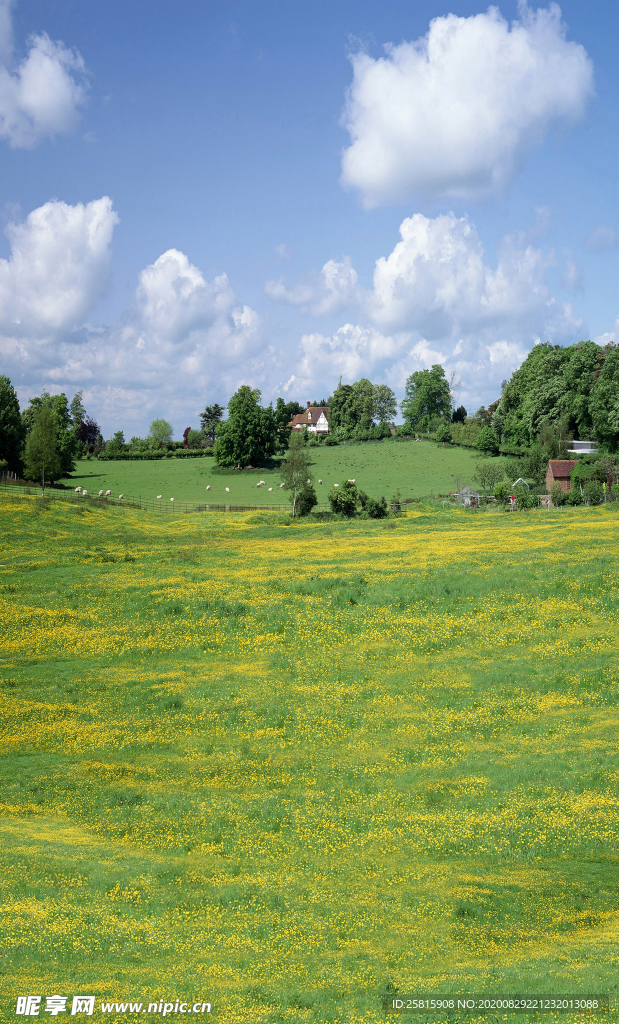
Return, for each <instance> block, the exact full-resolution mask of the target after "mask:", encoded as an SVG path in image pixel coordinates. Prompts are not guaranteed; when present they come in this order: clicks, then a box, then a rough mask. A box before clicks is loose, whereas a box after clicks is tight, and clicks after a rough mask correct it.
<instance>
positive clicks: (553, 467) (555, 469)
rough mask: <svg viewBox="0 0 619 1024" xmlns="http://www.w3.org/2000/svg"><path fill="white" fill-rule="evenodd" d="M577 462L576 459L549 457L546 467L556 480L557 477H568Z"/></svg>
mask: <svg viewBox="0 0 619 1024" xmlns="http://www.w3.org/2000/svg"><path fill="white" fill-rule="evenodd" d="M577 462H578V459H551V460H550V462H549V463H548V469H549V470H550V472H551V473H552V475H553V477H554V478H555V480H557V479H558V478H559V477H568V476H569V475H570V473H571V472H572V470H573V468H574V466H575V465H576V463H577Z"/></svg>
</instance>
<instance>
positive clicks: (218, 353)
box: [0, 197, 277, 430]
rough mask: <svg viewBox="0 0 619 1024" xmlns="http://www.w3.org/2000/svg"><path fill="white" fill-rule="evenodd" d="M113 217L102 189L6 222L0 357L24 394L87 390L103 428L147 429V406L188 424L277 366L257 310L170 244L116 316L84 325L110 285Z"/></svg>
mask: <svg viewBox="0 0 619 1024" xmlns="http://www.w3.org/2000/svg"><path fill="white" fill-rule="evenodd" d="M117 221H118V217H117V215H116V213H115V212H114V210H113V208H112V202H111V200H110V199H109V198H107V197H103V198H102V199H98V200H95V201H94V202H91V203H88V204H87V205H82V204H78V205H76V206H69V205H67V204H66V203H62V202H58V201H53V202H49V203H46V204H45V205H44V206H42V207H40V208H39V209H37V210H33V211H32V213H31V214H30V215H29V216H28V217H27V219H26V220H25V221H24V223H23V224H19V225H17V224H14V225H10V226H9V228H8V229H7V234H8V236H9V238H10V241H11V246H12V252H11V257H10V259H9V260H0V355H1V357H2V364H3V372H5V373H8V374H9V375H10V376H11V377H12V378H13V380H14V382H15V384H16V385H17V386H18V389H19V391H20V397H22V399H24V398H27V397H29V396H30V395H32V394H33V393H37V392H39V391H40V390H41V388H42V387H51V388H52V390H59V389H60V390H62V389H63V388H65V389H69V390H71V387H72V386H73V387H75V388H80V387H83V388H85V397H86V398H87V399H88V401H89V402H90V411H93V412H94V413H95V414H96V415H99V416H100V415H103V416H107V415H109V416H110V417H111V420H112V422H111V423H107V422H106V421H105V420H103V426H104V428H111V427H112V426H113V423H114V422H122V423H124V424H125V427H126V428H127V429H129V425H133V428H134V429H137V430H144V429H145V427H147V426H148V423H145V418H147V417H148V415H149V413H150V410H152V409H158V410H159V413H160V414H167V415H169V416H173V417H174V416H178V419H179V422H180V420H183V421H184V420H185V419H186V418H187V416H188V415H189V417H190V422H193V424H194V426H195V425H197V410H199V408H200V407H203V406H204V404H205V402H206V401H207V400H212V399H215V398H221V393H222V390H223V392H224V393H228V394H231V393H232V392H233V391H234V390H235V389H236V387H238V385H239V384H240V383H245V382H246V383H252V384H254V385H255V386H258V387H259V386H261V384H263V383H264V381H265V380H267V379H269V381H270V379H271V377H273V378H274V377H275V376H276V375H277V371H276V369H275V364H276V362H277V358H276V356H275V353H274V352H273V350H272V349H269V348H268V346H266V345H265V344H264V343H263V339H262V333H261V321H260V318H259V316H258V315H257V313H255V312H254V310H253V309H251V308H250V307H249V306H247V305H245V304H243V303H242V302H240V301H239V299H238V298H237V296H236V295H235V293H234V290H233V288H232V286H231V284H230V282H229V280H228V278H227V276H226V275H225V274H220V275H218V276H217V277H215V278H214V280H213V281H206V280H205V279H204V277H203V275H202V274H201V272H200V271H199V269H198V268H197V267H195V266H194V265H193V264H192V263H191V262H190V261H189V259H188V258H187V256H186V255H185V254H184V253H182V252H179V251H178V250H177V249H169V250H168V251H167V252H165V253H163V254H162V255H161V256H160V257H159V258H158V259H157V260H155V262H154V263H152V264H151V265H149V266H147V267H146V268H145V269H144V270H143V271H142V272H141V273H140V275H139V278H138V282H137V287H136V291H135V296H134V301H133V305H132V307H131V309H130V310H128V311H127V313H126V314H125V315H124V317H123V318H122V320H121V321H119V322H118V323H115V324H113V325H112V326H110V327H93V326H92V325H89V324H85V323H84V322H83V321H84V318H85V317H86V315H87V314H88V313H89V311H90V310H91V309H92V307H93V306H94V305H95V303H96V302H97V301H98V299H99V298H100V297H101V295H102V293H103V291H104V290H105V287H106V285H107V282H108V278H109V269H110V257H111V240H112V234H113V230H114V226H115V224H116V223H117ZM192 409H193V420H191V413H192ZM98 410H99V411H98ZM100 410H103V413H101V411H100ZM151 418H152V416H151ZM184 426H187V423H185V422H183V427H184ZM114 429H116V428H114ZM181 430H182V428H181Z"/></svg>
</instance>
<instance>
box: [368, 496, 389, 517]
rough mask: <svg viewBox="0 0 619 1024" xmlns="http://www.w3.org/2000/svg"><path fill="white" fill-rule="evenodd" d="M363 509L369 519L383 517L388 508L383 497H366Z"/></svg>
mask: <svg viewBox="0 0 619 1024" xmlns="http://www.w3.org/2000/svg"><path fill="white" fill-rule="evenodd" d="M365 511H366V512H367V514H368V515H369V517H370V519H384V518H385V516H386V515H387V513H388V512H389V509H388V508H387V502H386V501H385V498H384V497H380V498H368V499H367V501H366V503H365Z"/></svg>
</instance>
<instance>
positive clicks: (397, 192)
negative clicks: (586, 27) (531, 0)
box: [342, 3, 593, 207]
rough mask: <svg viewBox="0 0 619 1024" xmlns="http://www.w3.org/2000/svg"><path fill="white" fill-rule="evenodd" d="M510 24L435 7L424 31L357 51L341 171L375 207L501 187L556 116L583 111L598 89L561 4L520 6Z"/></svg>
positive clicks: (492, 14) (495, 16)
mask: <svg viewBox="0 0 619 1024" xmlns="http://www.w3.org/2000/svg"><path fill="white" fill-rule="evenodd" d="M520 15H521V20H520V21H516V22H514V23H513V24H512V26H511V28H510V26H509V25H508V24H507V22H506V21H505V20H504V19H503V18H502V17H501V15H500V13H499V11H498V10H497V8H495V7H490V8H489V10H488V12H487V13H486V14H478V15H475V16H473V17H470V18H458V17H456V15H454V14H449V15H447V16H446V17H441V18H435V19H434V20H433V21H432V22H431V23H430V30H429V32H428V34H427V36H425V37H424V38H422V39H418V40H417V41H416V42H412V43H409V42H404V43H401V44H400V45H398V46H393V45H388V46H387V47H386V48H385V50H386V52H385V56H384V57H381V58H378V59H376V60H374V59H373V58H372V57H370V56H369V55H368V54H367V53H365V52H359V53H356V54H354V55H353V56H352V57H351V60H352V66H353V81H352V84H351V86H350V89H349V92H348V98H347V103H346V109H345V114H344V118H345V124H346V127H347V129H348V131H349V133H350V136H351V139H352V145H351V146H350V147H349V148H348V149H347V150H346V151H345V152H344V155H343V160H342V181H343V183H344V184H345V185H347V186H352V187H354V188H357V189H359V190H360V192H361V195H362V198H363V202H364V204H365V205H366V206H367V207H372V206H376V205H378V204H380V203H385V202H391V201H400V200H406V199H408V198H410V197H411V196H413V195H415V194H417V193H422V192H423V193H426V194H429V195H434V196H448V197H453V198H463V199H472V198H479V197H482V196H485V195H488V194H491V193H493V192H496V191H497V190H499V189H500V188H502V187H503V186H504V185H505V183H506V182H507V181H508V180H509V179H510V177H511V176H512V174H513V172H514V169H515V167H516V166H517V164H518V163H519V162H520V161H521V160H522V159H523V158H524V156H525V155H526V153H527V151H528V150H529V149H530V148H531V146H532V145H534V144H535V143H537V142H539V141H540V140H541V139H542V137H543V136H544V134H545V132H546V131H547V128H548V126H549V124H550V122H551V121H553V120H554V119H556V118H567V119H569V120H574V119H577V118H579V117H581V116H582V114H583V112H584V109H585V106H586V103H587V100H588V99H589V98H590V96H591V95H592V93H593V71H592V65H591V61H590V60H589V58H588V56H587V54H586V52H585V50H584V48H583V47H582V46H580V45H578V44H577V43H573V42H568V41H567V40H566V38H565V27H564V25H563V24H562V22H561V11H560V9H559V7H558V6H557V4H554V3H552V4H550V6H549V8H548V9H542V10H537V11H531V10H529V8H528V7H527V6H526V4H521V6H520Z"/></svg>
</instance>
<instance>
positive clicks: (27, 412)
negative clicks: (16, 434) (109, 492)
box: [22, 391, 78, 479]
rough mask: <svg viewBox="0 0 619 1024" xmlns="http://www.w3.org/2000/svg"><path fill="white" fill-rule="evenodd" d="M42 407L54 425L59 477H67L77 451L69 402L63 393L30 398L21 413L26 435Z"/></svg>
mask: <svg viewBox="0 0 619 1024" xmlns="http://www.w3.org/2000/svg"><path fill="white" fill-rule="evenodd" d="M43 406H47V407H48V408H49V409H50V410H51V412H52V415H53V418H54V423H55V424H56V445H57V450H58V457H59V458H60V473H59V476H60V477H63V476H68V474H69V473H72V472H73V470H74V469H75V457H76V455H77V451H78V440H77V436H76V433H75V431H74V429H73V421H72V419H71V413H70V409H69V401H68V399H67V396H66V395H65V394H64V393H63V394H60V395H50V394H48V393H47V391H44V392H43V394H42V395H41V396H40V397H38V396H37V397H36V398H31V399H30V405H29V406H28V408H27V409H24V411H23V413H22V423H23V426H24V428H25V431H26V434H28V433H29V432H30V431H31V430H32V429H33V427H34V423H35V420H36V417H37V415H38V412H39V410H40V409H42V408H43ZM56 479H58V477H57V478H56Z"/></svg>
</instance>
